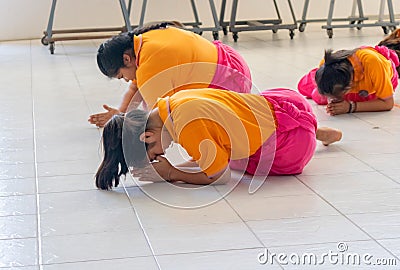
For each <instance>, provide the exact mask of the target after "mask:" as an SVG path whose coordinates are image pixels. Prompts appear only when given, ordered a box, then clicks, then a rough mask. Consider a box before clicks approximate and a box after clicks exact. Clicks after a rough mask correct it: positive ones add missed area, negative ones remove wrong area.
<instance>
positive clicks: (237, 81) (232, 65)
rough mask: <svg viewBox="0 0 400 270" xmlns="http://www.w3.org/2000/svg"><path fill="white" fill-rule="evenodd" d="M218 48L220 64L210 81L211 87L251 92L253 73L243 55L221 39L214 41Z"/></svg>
mask: <svg viewBox="0 0 400 270" xmlns="http://www.w3.org/2000/svg"><path fill="white" fill-rule="evenodd" d="M213 43H214V45H215V46H216V47H217V50H218V65H217V69H216V71H215V74H214V77H213V79H212V81H211V83H210V86H209V87H211V88H215V89H226V90H231V91H234V92H238V93H250V91H251V86H252V82H251V74H250V69H249V67H248V66H247V64H246V61H245V60H244V59H243V57H242V56H241V55H240V54H239V53H238V52H236V51H235V50H234V49H233V48H231V47H230V46H228V45H226V44H224V43H222V42H221V41H219V40H216V41H214V42H213Z"/></svg>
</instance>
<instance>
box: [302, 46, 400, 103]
mask: <svg viewBox="0 0 400 270" xmlns="http://www.w3.org/2000/svg"><path fill="white" fill-rule="evenodd" d="M374 49H375V50H376V51H378V52H379V53H380V54H382V55H383V56H385V57H386V59H388V60H389V61H390V62H391V63H392V69H393V77H392V78H391V81H392V85H393V89H396V87H397V85H398V84H399V74H398V73H397V70H396V67H397V66H399V57H398V56H397V54H396V53H395V52H394V51H393V50H390V49H388V48H387V47H385V46H375V47H374ZM317 70H318V68H314V69H312V70H311V71H310V72H309V73H308V74H306V75H304V76H303V78H301V79H300V81H299V83H298V85H297V89H298V90H299V92H300V93H301V94H302V95H304V96H305V97H306V98H312V99H313V100H314V101H315V102H316V103H317V104H319V105H326V104H328V99H327V98H326V97H325V96H322V95H321V94H320V93H319V92H318V89H317V84H316V82H315V73H316V72H317ZM344 99H345V100H348V101H355V102H360V101H368V100H372V99H376V96H375V95H368V96H367V97H362V96H360V95H358V94H357V93H349V94H346V95H345V96H344Z"/></svg>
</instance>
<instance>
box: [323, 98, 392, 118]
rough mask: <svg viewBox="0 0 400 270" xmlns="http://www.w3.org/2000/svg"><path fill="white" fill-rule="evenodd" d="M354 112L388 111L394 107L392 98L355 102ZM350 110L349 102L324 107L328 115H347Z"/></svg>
mask: <svg viewBox="0 0 400 270" xmlns="http://www.w3.org/2000/svg"><path fill="white" fill-rule="evenodd" d="M354 106H356V108H355V111H354V112H380V111H390V110H391V109H392V108H393V106H394V99H393V97H390V98H387V99H375V100H369V101H363V102H356V104H355V105H354ZM349 109H350V102H348V101H341V102H337V103H329V104H328V105H327V106H326V112H327V113H328V114H330V115H338V114H344V113H347V112H348V111H349Z"/></svg>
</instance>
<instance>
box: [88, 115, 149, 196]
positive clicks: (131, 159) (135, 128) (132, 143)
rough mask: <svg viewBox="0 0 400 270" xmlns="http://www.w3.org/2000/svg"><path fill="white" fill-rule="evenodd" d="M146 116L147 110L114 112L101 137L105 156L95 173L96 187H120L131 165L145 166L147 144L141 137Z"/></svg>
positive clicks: (144, 127)
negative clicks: (121, 179)
mask: <svg viewBox="0 0 400 270" xmlns="http://www.w3.org/2000/svg"><path fill="white" fill-rule="evenodd" d="M147 118H148V112H145V111H143V110H132V111H130V112H128V113H127V114H125V115H123V114H118V115H114V116H113V117H112V118H111V119H110V120H109V121H108V122H107V124H106V125H105V127H104V130H103V136H102V141H103V150H104V158H103V161H102V163H101V164H100V166H99V168H98V170H97V173H96V176H95V178H96V186H97V188H99V189H106V190H108V189H112V187H113V186H115V187H117V186H118V184H119V179H120V177H121V175H126V173H127V172H128V171H129V167H130V166H133V167H137V168H140V167H143V166H144V162H145V159H146V156H147V152H146V144H145V143H144V142H142V141H141V140H140V138H139V137H140V135H141V134H142V133H143V132H145V130H146V124H147Z"/></svg>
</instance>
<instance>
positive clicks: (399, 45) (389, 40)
mask: <svg viewBox="0 0 400 270" xmlns="http://www.w3.org/2000/svg"><path fill="white" fill-rule="evenodd" d="M378 46H385V47H387V48H389V49H391V50H393V51H395V52H396V54H397V56H398V57H399V59H400V29H396V30H395V31H393V32H392V33H391V34H390V35H389V36H387V37H386V38H384V39H383V40H382V41H380V42H379V43H378ZM396 69H397V72H398V73H399V76H400V66H397V67H396Z"/></svg>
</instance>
